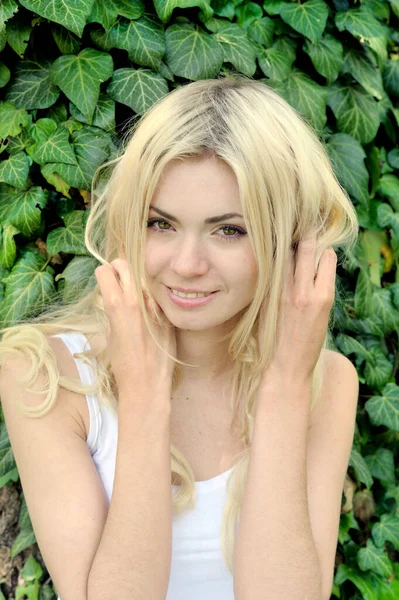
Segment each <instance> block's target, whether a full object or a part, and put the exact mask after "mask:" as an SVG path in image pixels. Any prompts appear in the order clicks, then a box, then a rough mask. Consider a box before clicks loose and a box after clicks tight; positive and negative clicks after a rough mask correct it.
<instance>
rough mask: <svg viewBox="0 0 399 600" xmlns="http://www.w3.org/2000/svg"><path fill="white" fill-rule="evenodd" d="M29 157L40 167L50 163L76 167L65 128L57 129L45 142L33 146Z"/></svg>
mask: <svg viewBox="0 0 399 600" xmlns="http://www.w3.org/2000/svg"><path fill="white" fill-rule="evenodd" d="M29 155H30V156H31V157H32V158H33V160H34V161H35V162H37V163H39V164H40V165H44V164H46V163H51V162H52V163H66V164H69V165H77V160H76V157H75V154H74V151H73V148H72V146H71V144H70V143H69V132H68V131H67V129H65V127H58V129H57V130H56V131H55V132H54V133H52V134H51V135H50V136H49V137H48V138H47V139H46V141H44V142H42V143H41V144H35V146H34V147H33V148H32V149H31V151H30V152H29Z"/></svg>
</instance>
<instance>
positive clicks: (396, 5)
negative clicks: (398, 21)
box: [388, 0, 399, 17]
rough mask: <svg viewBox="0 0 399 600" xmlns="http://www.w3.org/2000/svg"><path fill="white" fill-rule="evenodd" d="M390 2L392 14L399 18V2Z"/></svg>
mask: <svg viewBox="0 0 399 600" xmlns="http://www.w3.org/2000/svg"><path fill="white" fill-rule="evenodd" d="M388 1H389V3H390V5H391V8H392V12H393V13H394V15H396V16H397V17H399V0H388Z"/></svg>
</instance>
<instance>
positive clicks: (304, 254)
mask: <svg viewBox="0 0 399 600" xmlns="http://www.w3.org/2000/svg"><path fill="white" fill-rule="evenodd" d="M316 248H317V238H316V235H315V234H311V235H309V236H307V237H306V238H303V239H302V240H300V242H299V244H298V249H297V255H296V265H295V276H294V280H295V286H296V287H297V289H298V291H299V292H300V293H301V292H302V293H303V294H306V293H307V292H310V291H312V290H313V288H314V276H315V260H316Z"/></svg>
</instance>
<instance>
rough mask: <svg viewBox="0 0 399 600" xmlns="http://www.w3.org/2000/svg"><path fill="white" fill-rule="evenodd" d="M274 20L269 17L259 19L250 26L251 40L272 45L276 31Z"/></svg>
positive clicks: (249, 35)
mask: <svg viewBox="0 0 399 600" xmlns="http://www.w3.org/2000/svg"><path fill="white" fill-rule="evenodd" d="M274 27H275V24H274V21H273V20H272V19H269V18H268V17H263V18H262V19H257V20H256V21H254V22H253V23H251V25H250V26H249V27H248V30H247V34H248V37H249V39H250V40H253V41H254V42H258V44H261V45H262V46H266V47H268V46H271V43H272V41H273V33H274Z"/></svg>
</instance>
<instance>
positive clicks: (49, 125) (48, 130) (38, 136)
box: [27, 118, 57, 145]
mask: <svg viewBox="0 0 399 600" xmlns="http://www.w3.org/2000/svg"><path fill="white" fill-rule="evenodd" d="M27 129H29V134H30V136H31V138H32V143H31V144H29V145H32V144H34V143H35V142H36V144H41V143H42V142H45V141H46V140H47V139H48V138H49V137H50V135H52V134H53V133H54V132H55V131H56V130H57V123H56V122H55V121H54V120H53V119H49V118H43V119H38V120H37V121H36V122H35V123H32V125H30V126H29V127H28V128H27Z"/></svg>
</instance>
